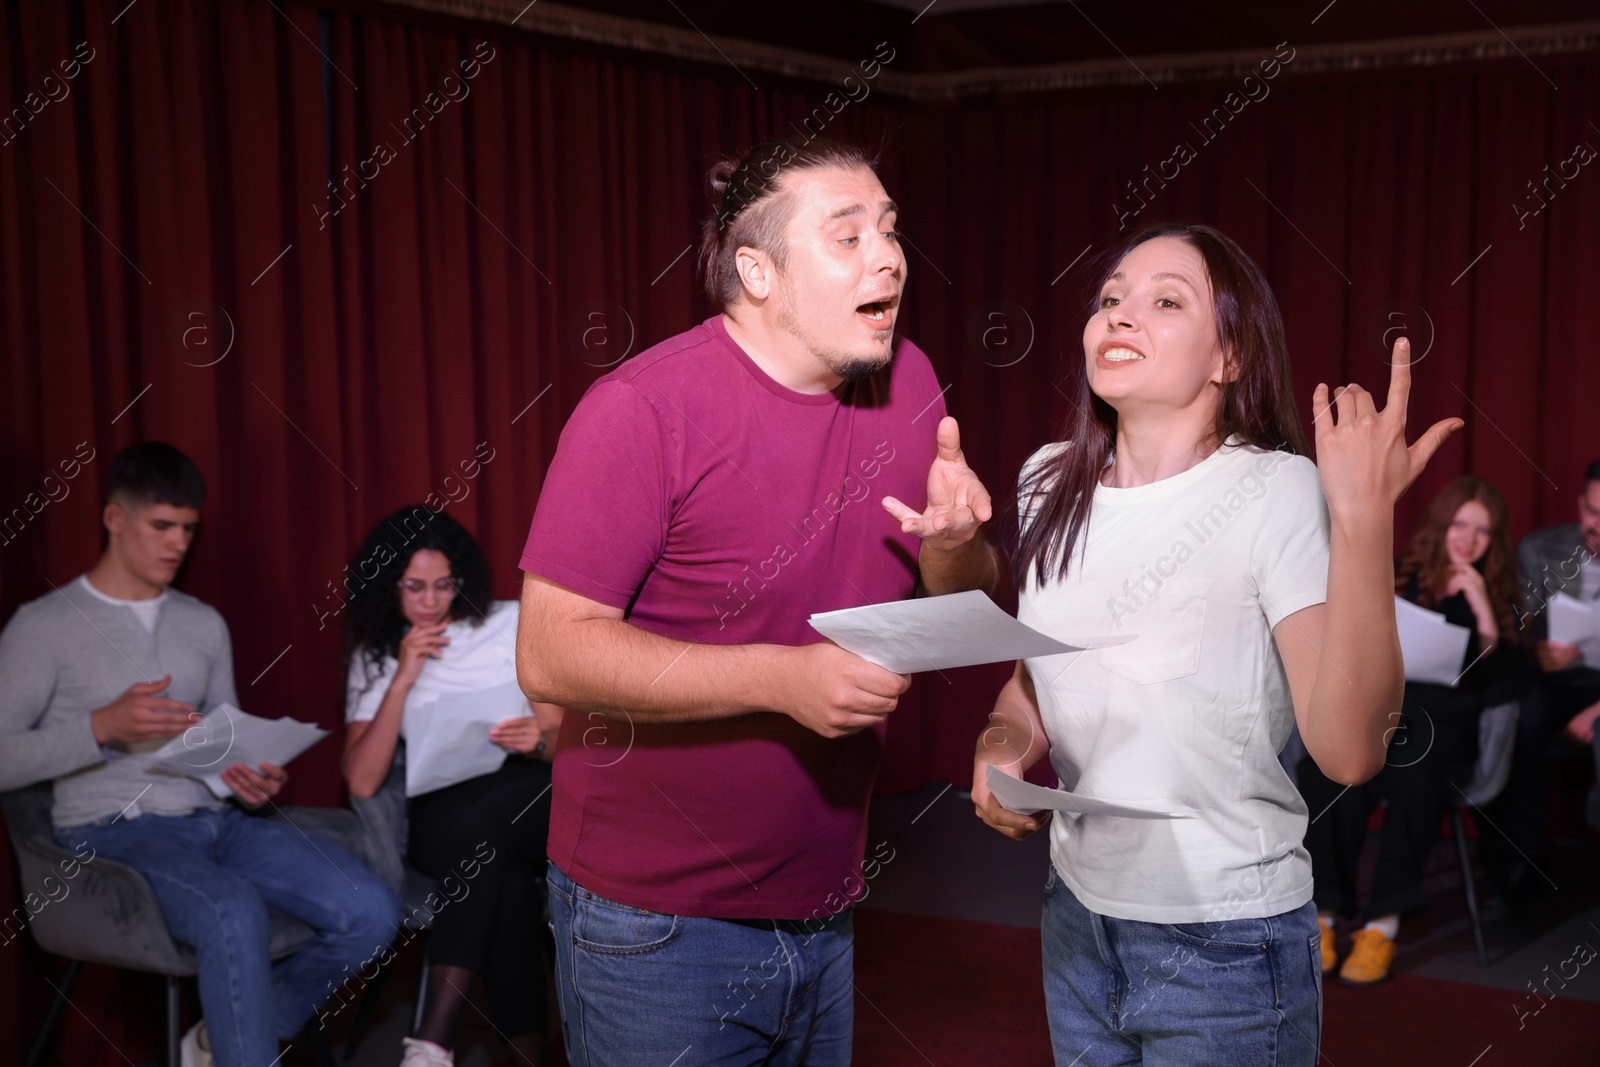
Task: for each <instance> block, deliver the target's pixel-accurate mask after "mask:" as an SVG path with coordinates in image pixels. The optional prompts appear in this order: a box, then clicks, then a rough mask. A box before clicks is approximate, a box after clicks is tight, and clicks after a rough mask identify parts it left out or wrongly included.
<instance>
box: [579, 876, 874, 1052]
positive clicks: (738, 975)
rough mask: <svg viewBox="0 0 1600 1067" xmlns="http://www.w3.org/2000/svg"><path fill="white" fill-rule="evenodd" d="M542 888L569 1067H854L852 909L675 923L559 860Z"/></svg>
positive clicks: (677, 919) (686, 919)
mask: <svg viewBox="0 0 1600 1067" xmlns="http://www.w3.org/2000/svg"><path fill="white" fill-rule="evenodd" d="M547 884H548V885H549V887H550V929H551V931H552V932H553V933H554V934H555V940H556V967H555V970H556V988H557V990H558V999H559V1000H560V1003H561V1026H562V1029H563V1031H564V1032H565V1036H566V1046H567V1058H568V1060H570V1061H571V1063H572V1064H573V1067H667V1065H668V1064H677V1065H678V1067H684V1065H686V1064H689V1063H693V1064H695V1067H750V1065H752V1064H767V1065H772V1067H787V1065H799V1064H805V1065H807V1067H832V1065H835V1064H837V1065H839V1067H846V1065H848V1064H849V1063H850V1041H851V1030H852V1025H853V1022H854V1013H855V987H854V984H853V983H852V981H851V974H852V966H853V962H854V958H855V930H854V924H853V922H852V914H851V913H850V912H849V911H846V912H842V913H840V914H838V915H833V916H827V917H824V918H816V919H778V920H772V919H763V920H757V919H740V920H728V919H703V918H694V917H689V916H683V915H668V914H664V913H662V912H656V911H646V910H644V909H642V908H634V907H629V906H628V905H626V904H618V903H616V902H615V901H611V900H607V899H605V898H604V897H600V896H596V895H595V894H593V893H591V892H589V891H588V890H587V889H584V888H583V887H582V886H580V885H578V884H577V883H575V882H573V881H572V880H571V879H570V878H568V877H567V876H566V875H565V874H563V873H561V870H560V868H558V867H557V866H556V865H555V864H554V863H552V864H550V865H549V873H548V875H547ZM690 1049H693V1050H694V1051H693V1053H692V1054H691V1055H689V1056H687V1057H685V1056H684V1054H685V1053H687V1052H689V1050H690ZM680 1057H683V1058H682V1059H680Z"/></svg>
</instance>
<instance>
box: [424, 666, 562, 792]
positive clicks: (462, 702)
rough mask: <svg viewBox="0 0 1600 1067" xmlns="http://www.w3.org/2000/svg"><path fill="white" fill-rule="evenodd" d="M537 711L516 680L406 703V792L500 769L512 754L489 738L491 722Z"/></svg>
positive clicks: (454, 782) (451, 782)
mask: <svg viewBox="0 0 1600 1067" xmlns="http://www.w3.org/2000/svg"><path fill="white" fill-rule="evenodd" d="M529 714H532V709H530V708H529V707H528V698H527V697H526V696H524V695H523V693H522V690H521V689H520V688H519V687H518V686H517V683H516V682H506V683H505V684H504V685H497V686H495V687H494V688H492V689H479V690H476V691H473V692H463V693H445V694H443V695H441V696H440V697H439V699H438V700H435V701H432V702H431V703H427V704H424V705H422V706H421V707H417V708H407V709H406V715H405V721H404V724H403V725H404V727H405V734H406V796H408V797H414V796H420V795H421V794H423V793H431V792H433V791H434V790H435V789H443V788H444V787H445V786H447V785H455V784H456V783H457V782H465V781H466V780H467V779H469V778H476V777H478V776H479V775H480V774H490V773H493V772H494V771H497V770H499V769H500V765H501V764H502V763H504V762H505V761H506V756H507V755H508V754H509V753H508V752H507V751H506V750H505V749H503V748H501V747H500V746H499V745H497V744H495V743H494V742H493V741H491V740H489V727H491V726H493V725H494V724H495V723H497V722H503V721H504V720H506V719H515V718H517V717H518V716H519V715H529Z"/></svg>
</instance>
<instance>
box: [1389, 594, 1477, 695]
mask: <svg viewBox="0 0 1600 1067" xmlns="http://www.w3.org/2000/svg"><path fill="white" fill-rule="evenodd" d="M1394 621H1395V625H1396V626H1397V627H1398V628H1399V630H1400V658H1401V660H1402V661H1404V663H1405V668H1406V681H1408V682H1431V683H1432V684H1434V685H1455V684H1456V682H1458V681H1459V680H1460V679H1461V675H1462V673H1463V671H1462V663H1463V662H1464V661H1465V660H1466V658H1467V639H1468V638H1469V637H1471V636H1472V631H1471V630H1469V629H1467V628H1466V627H1465V626H1457V625H1456V624H1455V623H1453V622H1446V621H1445V618H1444V616H1443V615H1441V614H1439V613H1438V612H1437V611H1429V610H1428V609H1427V608H1424V607H1420V606H1418V605H1416V604H1413V603H1411V601H1409V600H1403V599H1401V598H1400V597H1395V598H1394Z"/></svg>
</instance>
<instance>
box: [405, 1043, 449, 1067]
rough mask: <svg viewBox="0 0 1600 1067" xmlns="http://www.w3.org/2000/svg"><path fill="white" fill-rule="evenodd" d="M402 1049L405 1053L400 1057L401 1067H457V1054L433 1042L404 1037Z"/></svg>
mask: <svg viewBox="0 0 1600 1067" xmlns="http://www.w3.org/2000/svg"><path fill="white" fill-rule="evenodd" d="M400 1047H401V1049H403V1050H404V1052H405V1054H404V1055H402V1056H401V1057H400V1067H455V1062H456V1055H455V1053H453V1052H451V1051H449V1050H448V1049H442V1048H440V1047H439V1046H438V1045H435V1044H434V1043H433V1042H432V1041H418V1040H417V1039H416V1038H414V1037H402V1038H401V1039H400Z"/></svg>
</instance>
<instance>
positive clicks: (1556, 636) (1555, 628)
mask: <svg viewBox="0 0 1600 1067" xmlns="http://www.w3.org/2000/svg"><path fill="white" fill-rule="evenodd" d="M1550 640H1552V641H1560V642H1561V643H1562V644H1567V645H1577V646H1578V651H1579V652H1582V653H1583V662H1584V665H1585V666H1589V667H1600V603H1596V604H1585V603H1584V602H1583V601H1581V600H1579V599H1578V598H1577V597H1571V596H1568V595H1567V594H1565V593H1557V594H1556V595H1555V596H1553V597H1551V598H1550Z"/></svg>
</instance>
